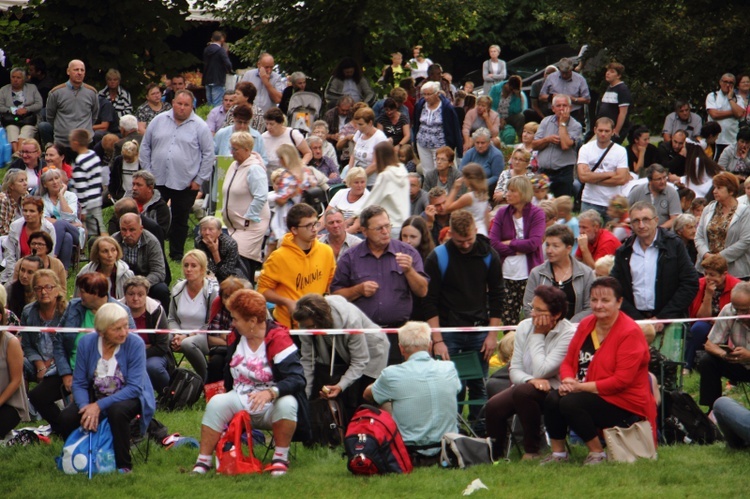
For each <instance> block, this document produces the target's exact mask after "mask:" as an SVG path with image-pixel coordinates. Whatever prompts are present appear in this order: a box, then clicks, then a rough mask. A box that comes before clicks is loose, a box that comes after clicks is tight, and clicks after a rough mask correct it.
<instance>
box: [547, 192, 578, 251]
mask: <svg viewBox="0 0 750 499" xmlns="http://www.w3.org/2000/svg"><path fill="white" fill-rule="evenodd" d="M553 203H555V207H556V208H557V216H558V217H559V218H560V219H559V220H558V221H557V223H561V224H565V225H567V226H568V228H569V229H570V230H572V231H573V235H574V236H575V241H576V242H575V244H573V249H572V251H571V253H570V254H571V255H575V254H576V250H578V236H579V235H580V231H579V230H578V217H574V216H573V198H572V197H570V196H560V197H557V198H555V199H554V200H553Z"/></svg>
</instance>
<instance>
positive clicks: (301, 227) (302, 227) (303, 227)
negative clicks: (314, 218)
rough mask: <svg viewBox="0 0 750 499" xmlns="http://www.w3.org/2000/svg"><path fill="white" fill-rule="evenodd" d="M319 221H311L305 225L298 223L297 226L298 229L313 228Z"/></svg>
mask: <svg viewBox="0 0 750 499" xmlns="http://www.w3.org/2000/svg"><path fill="white" fill-rule="evenodd" d="M317 223H318V222H310V223H309V224H305V225H298V226H297V228H298V229H305V230H313V228H315V225H316V224H317Z"/></svg>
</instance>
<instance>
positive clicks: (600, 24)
mask: <svg viewBox="0 0 750 499" xmlns="http://www.w3.org/2000/svg"><path fill="white" fill-rule="evenodd" d="M748 16H750V4H748V3H746V2H743V1H740V0H727V1H725V2H720V3H717V2H710V1H708V0H665V1H663V2H660V3H658V4H655V3H654V2H650V1H646V0H627V1H624V0H613V1H610V2H607V3H606V4H602V3H601V2H596V1H593V0H558V1H557V2H556V3H555V7H554V9H549V10H547V11H546V13H545V14H544V15H543V16H542V19H543V20H546V21H550V22H552V23H554V24H556V25H558V26H560V27H561V28H564V29H566V30H569V32H570V35H569V37H570V38H571V41H573V42H576V43H588V44H589V45H590V48H591V51H590V53H592V54H596V53H598V52H599V50H600V49H604V48H606V49H607V56H606V57H605V58H604V59H603V60H602V63H605V64H606V63H607V62H609V61H610V60H617V61H618V62H621V63H622V64H624V65H625V68H626V73H625V81H626V82H627V84H628V86H629V87H630V90H631V92H632V93H633V94H634V98H635V101H636V103H637V111H638V112H640V113H641V114H642V118H644V119H645V121H646V122H647V123H648V124H650V125H657V126H661V122H662V121H663V119H664V116H665V115H666V114H667V113H669V112H670V111H672V105H673V102H674V100H675V99H676V98H682V97H686V98H689V99H690V101H691V102H692V103H693V106H694V107H697V108H701V107H702V106H703V105H704V104H705V98H706V95H707V94H708V92H710V91H713V90H715V89H716V88H717V87H718V81H719V78H720V76H721V75H722V74H723V73H725V72H734V73H737V72H740V71H745V70H746V68H748V67H749V65H750V53H748V52H747V51H746V50H745V47H744V44H743V43H742V42H741V40H743V39H744V38H745V34H746V31H747V21H746V19H747V18H748ZM598 69H601V66H600V67H599V68H598ZM603 73H604V72H603V71H598V72H597V74H596V75H595V79H594V80H593V83H594V84H598V83H601V82H602V77H603ZM589 83H590V84H591V83H592V80H589Z"/></svg>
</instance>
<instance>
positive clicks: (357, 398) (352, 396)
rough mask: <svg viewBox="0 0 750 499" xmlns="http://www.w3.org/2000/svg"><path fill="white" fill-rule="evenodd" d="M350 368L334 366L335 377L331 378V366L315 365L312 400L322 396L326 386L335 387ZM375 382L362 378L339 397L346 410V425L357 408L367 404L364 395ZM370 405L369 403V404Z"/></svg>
mask: <svg viewBox="0 0 750 499" xmlns="http://www.w3.org/2000/svg"><path fill="white" fill-rule="evenodd" d="M348 368H349V366H346V365H344V366H334V370H333V376H331V374H330V373H331V371H330V366H329V365H326V364H318V363H316V364H315V370H314V374H313V384H312V393H310V400H315V399H316V398H318V397H319V396H320V390H321V389H322V388H323V386H325V385H335V384H336V383H338V382H339V380H340V379H341V376H342V375H343V374H344V373H345V372H346V370H347V369H348ZM374 382H375V380H374V379H372V378H370V377H369V376H364V375H363V376H362V377H360V378H359V379H358V380H356V381H355V382H354V383H352V384H351V385H349V386H348V387H347V389H346V390H344V391H342V392H341V395H339V396H338V401H339V403H341V407H342V409H343V410H344V416H343V420H344V424H345V425H348V424H349V420H350V419H351V418H352V416H353V415H354V413H355V412H356V411H357V407H359V406H360V405H361V404H363V403H365V400H364V397H363V394H364V391H365V388H367V387H368V386H369V385H371V384H372V383H374ZM368 403H369V402H368Z"/></svg>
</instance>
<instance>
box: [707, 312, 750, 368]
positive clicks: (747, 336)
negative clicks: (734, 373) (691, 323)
mask: <svg viewBox="0 0 750 499" xmlns="http://www.w3.org/2000/svg"><path fill="white" fill-rule="evenodd" d="M733 315H741V314H738V313H737V310H736V309H735V308H734V305H732V303H731V302H730V303H727V304H726V305H724V308H722V309H721V312H719V317H731V316H733ZM730 339H731V340H732V345H733V346H735V347H743V348H747V347H748V345H750V324H748V323H747V322H745V321H744V320H742V319H734V320H719V321H715V322H714V325H713V327H712V328H711V332H710V333H709V334H708V341H710V342H711V343H713V344H714V345H725V344H727V343H728V342H729V340H730ZM744 366H745V369H750V364H744Z"/></svg>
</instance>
